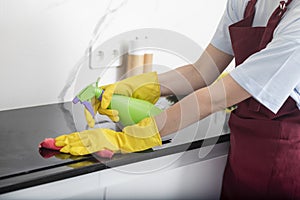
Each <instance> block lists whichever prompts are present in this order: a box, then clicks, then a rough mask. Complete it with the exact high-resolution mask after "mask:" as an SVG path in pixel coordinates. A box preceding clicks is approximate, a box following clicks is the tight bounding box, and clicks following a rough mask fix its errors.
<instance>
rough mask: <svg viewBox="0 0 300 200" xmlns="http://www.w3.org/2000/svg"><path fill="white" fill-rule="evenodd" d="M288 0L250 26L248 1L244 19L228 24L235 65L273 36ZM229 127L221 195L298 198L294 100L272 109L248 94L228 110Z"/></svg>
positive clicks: (299, 146)
mask: <svg viewBox="0 0 300 200" xmlns="http://www.w3.org/2000/svg"><path fill="white" fill-rule="evenodd" d="M291 1H292V0H289V1H288V2H287V3H285V2H284V1H282V2H280V5H279V6H278V8H276V9H275V11H274V12H273V14H272V15H271V17H270V19H269V21H268V24H267V26H266V27H252V22H253V19H254V15H255V4H256V0H250V1H249V2H248V5H247V7H246V9H245V13H244V19H243V20H241V21H239V22H237V23H235V24H233V25H231V26H230V27H229V31H230V37H231V41H232V48H233V52H234V56H235V61H236V66H238V65H240V64H241V63H242V62H244V60H246V59H247V58H248V57H249V56H250V55H252V54H254V53H256V52H258V51H260V50H261V49H264V48H265V47H266V45H267V44H268V43H269V42H270V41H271V40H272V38H273V32H274V30H275V28H276V27H277V25H278V23H279V22H280V20H281V17H282V16H283V14H284V12H285V11H286V7H287V6H288V4H289V3H290V2H291ZM261 67H264V66H261ZM299 67H300V66H299ZM229 126H230V130H231V135H230V150H229V155H228V161H227V165H226V168H225V172H224V177H223V186H222V193H221V198H222V199H300V111H299V109H298V108H297V106H296V103H295V101H294V100H293V99H291V98H290V97H289V98H288V99H287V100H286V102H285V103H284V105H283V106H282V107H281V109H280V110H279V111H278V113H277V114H274V113H272V112H271V111H270V110H268V109H267V108H266V107H264V106H263V105H262V104H260V103H259V102H258V101H256V100H255V99H254V98H252V97H251V98H248V99H246V100H244V101H243V102H241V103H239V104H238V108H237V109H236V110H234V111H233V112H232V113H231V116H230V119H229Z"/></svg>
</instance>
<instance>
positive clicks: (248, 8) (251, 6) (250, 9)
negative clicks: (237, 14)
mask: <svg viewBox="0 0 300 200" xmlns="http://www.w3.org/2000/svg"><path fill="white" fill-rule="evenodd" d="M256 2H257V0H250V1H248V4H247V6H246V9H245V12H244V18H246V17H249V16H251V15H252V16H253V18H254V13H255V4H256Z"/></svg>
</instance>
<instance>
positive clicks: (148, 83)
mask: <svg viewBox="0 0 300 200" xmlns="http://www.w3.org/2000/svg"><path fill="white" fill-rule="evenodd" d="M101 88H102V89H104V90H105V92H104V94H103V96H102V102H101V107H102V108H104V109H105V108H107V107H108V106H109V104H110V101H111V98H112V95H113V94H120V95H124V96H128V97H133V98H136V99H142V100H146V101H149V102H150V103H152V104H155V103H156V102H157V100H158V99H159V97H160V85H159V83H158V77H157V73H156V72H149V73H145V74H140V75H137V76H132V77H129V78H126V79H124V80H122V81H119V82H116V83H114V84H110V85H106V86H102V87H101Z"/></svg>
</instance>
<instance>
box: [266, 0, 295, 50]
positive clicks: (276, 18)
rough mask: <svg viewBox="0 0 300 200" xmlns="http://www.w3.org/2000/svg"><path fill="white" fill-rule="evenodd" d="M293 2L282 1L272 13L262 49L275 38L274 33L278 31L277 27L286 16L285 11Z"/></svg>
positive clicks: (290, 0)
mask: <svg viewBox="0 0 300 200" xmlns="http://www.w3.org/2000/svg"><path fill="white" fill-rule="evenodd" d="M291 2H292V0H288V1H287V2H285V1H280V3H279V6H278V7H277V8H276V9H275V11H274V12H273V13H272V15H271V17H270V18H269V21H268V24H267V29H266V31H265V33H264V35H263V37H262V40H261V43H260V48H261V49H263V48H265V47H266V46H267V44H268V43H269V42H270V41H271V40H272V38H273V32H274V30H275V29H276V27H277V25H278V24H279V22H280V20H281V18H282V16H283V15H284V13H285V11H286V10H287V6H288V5H289V4H290V3H291Z"/></svg>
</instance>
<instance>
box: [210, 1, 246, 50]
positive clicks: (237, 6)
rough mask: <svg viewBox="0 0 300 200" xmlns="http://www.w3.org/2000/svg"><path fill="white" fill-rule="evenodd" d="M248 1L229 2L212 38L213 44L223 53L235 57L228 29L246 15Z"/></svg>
mask: <svg viewBox="0 0 300 200" xmlns="http://www.w3.org/2000/svg"><path fill="white" fill-rule="evenodd" d="M247 2H248V1H247V0H242V1H240V0H239V1H238V2H237V0H228V1H227V5H226V9H225V11H224V14H223V16H222V18H221V20H220V22H219V25H218V27H217V30H216V32H215V34H214V36H213V37H212V40H211V42H210V43H211V44H212V45H213V46H214V47H216V48H218V49H220V50H221V51H223V52H225V53H227V54H230V55H233V51H232V47H231V40H230V35H229V29H228V27H229V26H230V25H231V24H233V23H235V22H238V21H240V20H241V19H242V18H243V15H244V9H245V8H246V5H247Z"/></svg>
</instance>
